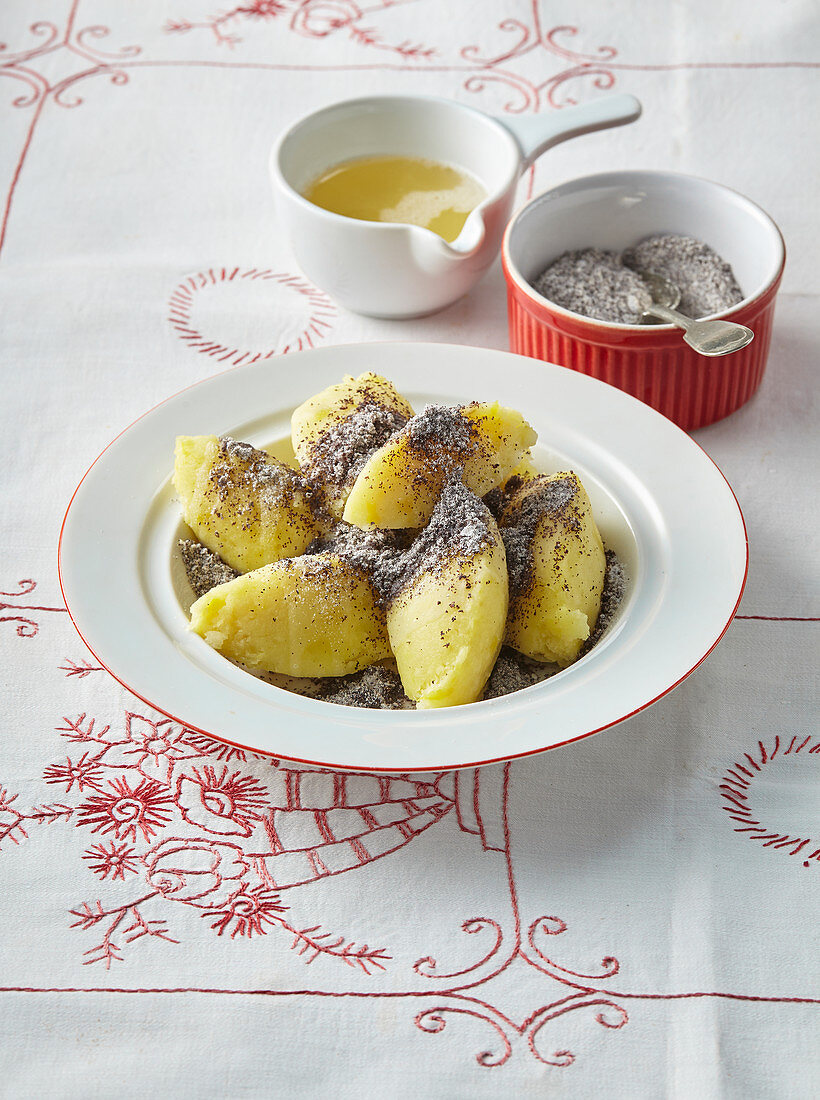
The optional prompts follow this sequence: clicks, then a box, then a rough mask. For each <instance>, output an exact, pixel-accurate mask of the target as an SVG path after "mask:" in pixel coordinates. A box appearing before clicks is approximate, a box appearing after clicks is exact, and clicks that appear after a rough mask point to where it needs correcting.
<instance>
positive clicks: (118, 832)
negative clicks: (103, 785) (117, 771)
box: [78, 779, 171, 840]
mask: <svg viewBox="0 0 820 1100" xmlns="http://www.w3.org/2000/svg"><path fill="white" fill-rule="evenodd" d="M170 802H171V797H170V795H169V794H168V793H167V792H166V790H165V789H164V788H163V787H162V785H161V784H159V783H156V782H154V781H153V780H152V779H143V780H142V782H141V783H139V784H137V786H135V787H134V788H132V787H131V786H130V785H129V783H128V780H127V779H115V780H113V781H112V782H110V783H109V784H108V789H107V790H102V789H101V790H100V793H99V794H95V795H92V796H91V798H89V799H88V801H87V802H84V803H83V804H82V805H81V806H80V807H79V811H78V824H79V825H89V826H90V827H91V829H92V831H93V832H95V833H114V835H115V836H116V838H117V840H123V839H126V840H135V839H136V836H137V831H139V832H140V833H141V834H142V838H143V840H150V839H151V837H152V836H154V834H155V833H156V831H157V829H160V828H162V826H163V825H166V824H167V823H168V821H169V820H170V818H171V814H170V811H169V809H168V806H169V804H170Z"/></svg>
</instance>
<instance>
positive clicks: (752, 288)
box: [503, 170, 785, 339]
mask: <svg viewBox="0 0 820 1100" xmlns="http://www.w3.org/2000/svg"><path fill="white" fill-rule="evenodd" d="M661 233H676V234H681V235H684V236H689V237H695V238H696V239H697V240H700V241H703V242H704V243H705V244H708V245H709V246H710V247H711V248H713V249H714V250H715V252H717V253H718V255H719V256H721V257H722V258H723V259H724V260H726V261H727V263H729V264H730V265H731V267H732V270H733V271H734V274H735V277H736V279H737V281H738V284H739V285H740V287H741V289H742V291H743V300H742V301H741V302H739V303H738V304H737V305H735V306H732V307H731V308H730V309H727V310H723V311H721V312H720V313H716V314H714V316H721V317H722V316H730V315H731V314H733V313H736V312H737V311H739V310H742V309H743V308H744V307H745V306H747V305H749V304H750V303H751V302H753V301H754V300H755V299H757V298H759V297H760V296H761V295H763V294H765V292H766V291H767V290H768V289H769V288H770V287H771V286H772V284H773V283H774V282H775V281H776V280H777V279H778V278H779V277H780V274H781V273H782V270H783V264H784V262H785V246H784V244H783V237H782V236H781V233H780V230H779V229H778V227H777V225H776V224H775V223H774V222H773V221H772V219H771V218H770V217H769V215H768V214H766V212H765V211H764V210H762V209H761V208H760V207H759V206H758V205H757V204H756V203H754V202H752V201H751V199H747V198H746V197H745V196H744V195H741V194H740V193H739V192H738V191H733V190H732V189H731V188H729V187H725V186H723V185H722V184H719V183H714V182H712V181H711V180H706V179H700V178H698V177H696V176H687V175H682V174H680V173H677V172H661V171H645V170H636V171H624V172H602V173H600V174H597V175H594V176H584V177H581V178H579V179H574V180H569V181H568V182H566V183H562V184H559V186H557V187H554V188H552V189H551V190H549V191H546V192H544V194H542V195H539V196H538V197H537V198H535V199H533V200H532V202H530V203H528V204H527V205H526V206H525V207H524V208H523V209H522V210H520V211H519V212H518V214H517V215H516V216H515V217H514V218H513V220H512V221H511V222H510V224H509V226H508V227H507V232H506V234H505V237H504V243H503V255H504V263H505V269H506V271H507V273H508V278H511V279H512V280H513V281H514V282H515V283H516V285H517V286H518V288H519V289H520V290H521V291H523V292H524V293H525V294H526V295H528V296H529V297H531V298H532V300H533V302H534V303H536V304H537V303H542V302H549V307H550V309H551V310H552V311H554V312H555V313H558V314H566V316H567V318H572V319H575V320H580V321H583V322H585V323H587V324H589V325H590V326H591V327H592V328H594V329H598V328H602V329H604V330H611V332H612V334H613V335H614V334H615V333H616V332H617V331H618V330H626V331H628V332H630V333H634V334H637V333H640V332H644V333H646V336H647V339H651V337H652V332H653V330H655V335H657V329H659V328H663V329H671V328H672V326H671V325H662V326H655V325H653V326H651V328H650V327H648V326H644V325H618V324H613V323H611V322H607V321H599V320H593V319H592V318H589V317H582V316H581V315H580V314H577V313H574V312H572V311H570V310H565V309H563V308H562V307H561V306H558V305H556V304H555V303H554V302H552V301H549V300H548V299H545V298H544V297H543V296H542V295H541V294H539V293H538V292H537V291H536V290H535V289H534V288H533V286H532V282H533V280H534V279H536V278H537V276H538V275H539V274H540V273H541V272H542V271H543V270H544V269H545V268H546V267H547V266H548V265H549V264H550V263H552V261H553V260H556V259H557V258H558V257H559V256H560V255H561V254H562V253H564V252H569V251H577V250H581V249H584V248H600V249H605V250H607V251H613V252H620V251H622V250H623V249H625V248H628V247H629V246H631V245H635V244H637V243H638V242H639V241H641V240H643V239H644V238H645V237H649V236H653V235H655V234H661Z"/></svg>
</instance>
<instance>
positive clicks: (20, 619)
mask: <svg viewBox="0 0 820 1100" xmlns="http://www.w3.org/2000/svg"><path fill="white" fill-rule="evenodd" d="M0 71H2V70H0ZM0 243H1V242H0ZM36 587H37V581H33V580H30V579H28V580H24V581H18V582H17V588H18V591H17V592H0V596H7V597H8V598H9V599H12V600H18V599H22V597H23V596H30V595H31V593H32V592H33V591H34V589H35V588H36ZM3 611H63V612H64V611H65V608H64V607H42V606H38V605H35V604H17V603H3V602H0V623H17V635H18V637H20V638H34V637H35V636H36V635H37V634H38V633H39V631H40V625H39V623H37V621H36V620H35V619H30V618H29V617H28V616H27V615H3V614H2V612H3Z"/></svg>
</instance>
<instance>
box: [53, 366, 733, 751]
mask: <svg viewBox="0 0 820 1100" xmlns="http://www.w3.org/2000/svg"><path fill="white" fill-rule="evenodd" d="M364 370H377V371H380V372H381V373H383V374H385V375H386V376H387V377H389V378H390V379H391V380H392V381H393V382H394V383H395V384H396V386H397V388H398V389H399V390H400V391H401V392H402V393H404V394H405V396H406V397H407V398H408V399H409V400H410V402H411V403H412V404H413V406H414V408H416V409H417V410H420V409H422V408H423V407H424V405H425V404H427V403H429V402H431V401H436V402H443V403H448V404H457V403H462V402H464V401H467V400H472V399H476V400H493V399H499V400H500V401H502V402H503V403H504V404H506V405H510V406H512V407H515V408H519V409H521V410H522V411H523V412H524V414H525V415H526V416H527V418H528V419H529V420H530V422H531V423H532V425H533V426H534V427H535V429H536V430H537V431H538V433H539V443H538V446H537V448H536V456H537V460H538V463H539V465H540V466H541V468H542V469H543V470H545V471H557V470H566V469H573V470H575V471H576V472H577V473H578V474H579V476H580V477H581V479H582V481H583V482H584V484H585V486H586V488H587V491H588V492H589V496H590V499H591V501H592V505H593V509H594V512H595V515H596V517H597V519H598V523H599V527H600V529H601V533H602V536H603V538H604V542H605V543H606V544H607V546H608V547H610V548H612V549H613V550H615V552H616V553H617V554H618V556H619V557H620V558H621V560H622V561H623V562H624V564H625V565H626V568H627V571H628V573H629V578H630V583H629V592H628V596H627V598H626V599H625V601H624V603H623V604H622V606H621V608H620V611H619V614H618V617H617V619H616V621H615V622H614V624H613V626H612V627H611V628H610V630H609V632H608V633H607V634H606V635H605V636H604V638H603V639H602V640H601V641H600V643H599V644H598V645H597V646H596V647H595V648H594V649H593V650H592V651H591V652H590V653H589V654H588V655H587V656H585V657H583V658H582V659H581V660H579V661H578V662H576V664H574V665H572V666H571V667H570V668H568V669H566V670H565V671H563V672H561V673H559V674H558V675H556V676H554V677H553V678H551V679H550V680H547V681H546V682H544V683H542V684H538V685H535V686H533V687H531V688H528V689H526V690H524V691H521V692H517V693H515V694H513V695H508V696H505V697H504V698H501V699H494V700H490V701H487V702H481V703H473V704H470V705H469V706H460V707H453V708H451V709H449V710H438V711H419V712H415V711H399V712H395V711H393V712H388V711H368V710H359V709H356V708H352V707H340V706H336V705H334V704H332V703H326V702H322V701H319V700H315V699H307V698H303V697H301V696H298V695H294V694H291V693H289V692H286V691H283V690H281V689H279V688H277V687H274V686H272V685H271V684H268V683H265V682H263V681H261V680H258V679H256V678H255V677H253V676H251V675H249V674H248V673H246V672H243V671H242V670H240V669H238V668H236V667H235V666H233V665H232V664H230V663H229V662H228V661H227V660H225V659H224V658H222V657H221V656H220V655H219V654H218V653H216V652H214V651H213V650H212V649H210V648H209V647H208V646H207V645H206V644H205V642H204V641H203V640H202V639H201V638H199V637H197V636H196V635H194V634H192V633H191V632H190V631H189V630H188V629H187V626H188V623H187V616H186V614H185V610H184V606H183V602H182V601H181V600H180V598H179V596H178V587H177V585H176V583H175V577H174V573H175V570H178V554H177V550H176V540H177V538H178V537H179V535H180V534H181V533H182V528H181V524H180V519H179V505H178V502H177V501H175V499H174V494H173V490H172V486H171V480H170V473H171V468H172V464H173V447H174V438H175V436H176V435H186V434H190V435H195V434H200V433H216V434H230V435H232V436H234V437H236V438H240V439H244V440H247V441H249V442H251V443H256V444H260V445H261V444H269V443H271V442H272V441H274V440H277V439H283V438H286V437H287V436H288V434H289V430H290V415H291V412H292V411H293V409H294V408H295V407H296V406H297V405H298V404H300V403H301V402H302V401H303V400H304V399H305V398H306V397H307V396H309V395H310V394H312V393H315V392H317V391H318V390H320V389H322V388H324V387H325V386H327V385H329V384H331V383H333V382H337V381H339V380H340V379H341V377H342V376H343V375H344V374H353V375H356V374H359V373H361V372H362V371H364ZM704 561H708V563H709V567H708V570H704V568H703V563H704ZM746 564H747V547H746V535H745V528H744V524H743V518H742V516H741V513H740V509H739V507H738V505H737V502H736V500H735V498H734V495H733V493H732V491H731V489H730V488H729V486H728V484H727V482H726V480H725V479H724V477H723V475H722V474H721V473H720V471H719V470H718V469H717V467H716V466H715V465H714V463H713V462H712V461H711V460H710V459H709V458H708V456H707V455H706V454H705V453H704V452H703V451H702V450H701V449H700V448H699V447H698V446H697V445H696V444H695V443H693V442H692V440H691V439H689V438H688V436H686V435H685V434H684V433H683V432H681V431H680V430H679V429H677V428H676V427H675V426H674V425H673V424H671V423H670V422H669V421H668V420H666V419H664V418H663V417H661V416H659V415H658V414H657V413H655V412H653V411H652V410H651V409H649V408H647V407H646V406H645V405H642V404H641V403H640V402H638V401H635V400H634V399H633V398H631V397H628V396H626V395H625V394H623V393H620V392H619V391H618V390H615V389H613V388H612V387H610V386H606V385H604V384H603V383H600V382H597V381H595V380H592V379H589V378H585V377H584V376H582V375H579V374H574V373H572V372H570V371H565V370H562V369H561V368H560V367H555V366H552V365H545V364H543V363H536V362H534V361H533V360H529V359H524V358H521V357H519V356H514V355H510V354H508V353H505V352H498V351H489V350H484V349H478V348H466V347H458V346H454V345H437V344H370V345H342V346H339V347H333V348H325V349H320V350H316V351H309V352H302V353H299V354H298V355H289V356H288V357H287V358H282V359H279V360H275V361H266V362H259V363H256V364H253V365H251V366H247V367H240V368H237V369H235V370H232V371H229V372H227V373H225V374H221V375H218V376H217V377H215V378H211V379H208V380H207V381H205V382H201V383H199V384H198V385H196V386H193V387H191V388H190V389H188V390H185V391H183V392H182V393H180V394H177V395H176V396H175V397H172V398H170V399H169V400H168V401H166V402H165V403H164V404H162V405H159V406H158V407H157V408H155V409H153V410H152V411H151V412H149V413H147V414H146V415H145V416H144V417H142V419H140V420H138V421H136V423H134V424H133V425H131V427H130V428H128V429H127V430H126V431H125V432H123V433H122V434H121V435H120V436H119V437H118V438H117V439H116V440H115V441H114V442H113V443H112V444H111V445H110V446H109V447H108V448H107V450H106V451H104V452H103V454H102V455H101V456H100V457H99V458H98V459H97V461H96V462H95V463H94V465H93V466H92V467H91V469H90V470H89V471H88V473H87V474H86V475H85V477H84V478H83V480H82V482H81V483H80V485H79V486H78V488H77V490H76V492H75V494H74V497H73V498H72V500H71V503H70V504H69V507H68V510H67V512H66V517H65V520H64V524H63V530H62V533H61V539H60V552H59V566H60V583H61V585H62V589H63V594H64V596H65V600H66V605H67V607H68V609H69V612H70V614H71V617H72V619H73V621H74V623H75V625H76V627H77V629H78V630H79V632H80V633H81V635H82V637H83V638H84V640H85V642H86V644H87V645H88V646H89V648H90V649H91V650H92V652H93V653H94V655H95V656H96V657H97V659H98V660H99V662H100V663H101V664H103V665H104V666H105V667H106V668H107V669H108V670H109V671H110V672H111V673H112V674H113V675H114V676H115V677H116V678H117V679H118V680H120V681H121V682H122V683H123V684H124V685H125V686H126V687H127V688H129V690H130V691H132V692H133V693H134V694H136V695H137V696H139V697H140V698H141V699H143V700H145V701H146V702H148V703H150V704H151V705H152V706H154V707H156V709H157V710H160V711H162V712H163V713H164V714H167V715H168V716H169V717H172V718H174V719H175V720H176V721H179V722H180V723H182V724H184V725H186V726H188V727H189V728H192V729H197V730H199V731H201V732H203V733H206V734H209V735H210V736H213V737H215V738H217V739H219V740H223V741H226V742H229V743H231V744H235V745H239V746H241V747H243V748H250V749H252V750H254V751H258V752H263V753H269V754H271V755H273V756H275V757H279V758H285V759H289V760H295V761H300V762H303V763H309V764H320V765H325V766H330V767H338V768H347V769H355V770H365V771H378V772H417V771H428V770H429V771H440V770H445V769H449V768H460V767H474V766H476V765H478V764H484V763H490V762H492V761H497V760H507V759H511V758H513V757H517V756H524V755H527V754H530V753H535V752H540V751H542V750H544V749H547V748H552V747H554V746H556V745H561V744H565V743H566V742H568V741H573V740H575V739H577V738H579V737H585V736H587V735H588V734H591V733H595V732H597V731H598V730H601V729H604V728H605V727H606V726H610V725H612V724H614V723H615V722H619V721H621V720H622V719H623V718H626V717H628V716H630V715H631V714H634V713H635V712H636V711H639V710H641V709H642V708H644V707H646V706H648V705H649V704H650V703H652V702H653V701H655V700H656V699H658V698H659V697H660V696H661V695H663V694H665V693H666V692H667V691H669V690H670V689H671V688H673V687H674V686H675V685H676V684H677V683H679V682H680V681H681V680H682V679H683V678H684V677H685V676H687V675H688V674H689V673H690V672H691V671H692V670H693V669H694V668H695V667H696V666H697V665H698V664H699V663H700V662H701V661H702V660H703V658H704V657H705V656H706V655H707V653H709V651H710V650H711V649H712V648H713V646H714V645H715V644H716V643H717V641H718V640H719V639H720V637H721V636H722V634H723V633H724V631H725V630H726V627H727V626H728V624H729V622H730V621H731V619H732V617H733V615H734V612H735V609H736V607H737V604H738V602H739V600H740V596H741V592H742V589H743V585H744V581H745V576H746Z"/></svg>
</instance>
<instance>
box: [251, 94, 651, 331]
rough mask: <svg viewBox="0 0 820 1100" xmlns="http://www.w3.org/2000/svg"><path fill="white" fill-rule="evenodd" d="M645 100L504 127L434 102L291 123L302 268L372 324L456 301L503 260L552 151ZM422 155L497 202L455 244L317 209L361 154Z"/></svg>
mask: <svg viewBox="0 0 820 1100" xmlns="http://www.w3.org/2000/svg"><path fill="white" fill-rule="evenodd" d="M640 113H641V105H640V103H639V102H638V100H637V99H635V98H634V96H631V95H617V96H607V97H605V98H601V99H597V100H594V101H592V102H591V103H587V104H584V105H583V106H580V107H573V108H568V109H565V110H562V111H560V112H554V113H550V114H546V115H530V116H527V117H525V118H510V119H506V118H505V119H503V120H502V119H499V118H493V117H491V116H489V115H486V114H484V113H483V112H481V111H477V110H475V109H474V108H472V107H465V106H464V105H463V104H460V103H455V102H453V101H451V100H446V99H439V98H436V97H432V96H372V97H367V98H364V99H353V100H348V101H346V102H343V103H336V104H334V105H332V106H330V107H325V108H324V109H322V110H320V111H317V112H316V113H314V114H311V115H308V116H307V117H306V118H303V119H301V120H300V121H299V122H297V123H296V124H295V125H294V126H292V127H291V128H290V129H289V130H288V131H287V132H286V133H285V134H283V136H282V137H281V138H280V139H279V141H278V142H277V143H276V145H275V146H274V148H273V150H272V152H271V157H270V171H271V177H272V180H273V184H274V191H275V194H276V196H277V200H278V207H279V214H280V219H281V221H282V223H283V225H285V226H286V227H287V229H288V232H289V234H290V239H291V242H292V245H293V250H294V252H295V254H296V259H297V260H298V262H299V264H300V266H301V267H302V270H303V271H304V272H305V274H306V275H307V276H308V278H309V279H311V280H313V282H315V283H316V284H317V285H318V286H320V287H322V289H323V290H325V291H327V293H328V294H330V295H331V297H333V298H334V299H335V300H336V301H337V302H339V304H340V305H343V306H346V307H347V308H348V309H351V310H353V311H354V312H356V313H364V314H368V315H370V316H373V317H390V318H402V317H417V316H421V315H422V314H425V313H432V312H434V311H435V310H438V309H442V308H444V306H448V305H450V304H451V303H452V302H454V301H456V300H457V299H458V298H460V297H461V296H462V295H463V294H466V293H467V291H468V290H470V288H471V287H472V286H473V285H474V284H475V283H476V282H477V281H478V279H480V278H481V276H482V275H483V274H484V272H485V271H486V270H487V268H488V267H489V266H490V264H491V263H492V261H493V259H494V258H495V256H496V255H497V254H498V251H499V248H500V245H501V237H502V235H503V232H504V227H505V225H506V224H507V221H508V220H509V218H510V214H511V211H512V204H513V200H514V197H515V186H516V183H517V182H518V180H519V178H520V176H521V174H522V173H523V172H524V171H525V170H526V169H527V168H528V167H529V166H530V165H531V164H532V163H533V161H535V160H536V158H538V157H540V156H541V154H542V153H544V152H546V150H547V149H550V148H551V147H552V146H553V145H557V144H558V143H559V142H561V141H566V139H567V138H571V137H576V136H577V135H579V134H586V133H590V132H591V131H593V130H603V129H606V128H608V127H610V126H620V125H622V124H624V123H627V122H632V121H634V120H635V119H637V118H638V117H639V116H640ZM368 156H412V157H422V158H425V159H428V160H433V161H438V162H439V163H444V164H449V165H453V166H455V167H458V168H461V169H463V170H466V171H467V172H469V173H470V174H471V175H473V176H474V177H475V178H476V179H477V180H478V181H479V182H480V183H481V184H482V186H483V188H484V190H485V192H486V198H485V199H484V200H483V201H482V202H481V203H480V204H479V205H478V206H477V207H476V208H475V209H474V210H473V211H472V212H471V213H470V215H469V216H468V218H467V220H466V222H465V224H464V228H463V229H462V231H461V233H460V234H459V235H458V237H457V238H456V239H455V240H454V241H453V242H452V243H448V242H447V241H445V240H444V239H443V238H442V237H440V236H438V234H436V233H433V232H431V231H430V230H429V229H423V228H421V227H419V226H415V225H405V224H399V223H392V222H371V221H361V220H358V219H355V218H348V217H345V216H343V215H341V214H334V213H332V212H330V211H328V210H324V209H322V208H321V207H319V206H316V205H314V204H313V203H311V202H308V201H307V199H305V198H304V197H303V194H302V192H303V191H304V190H305V189H306V188H307V187H308V186H309V185H310V184H311V183H312V182H313V181H314V180H315V179H316V178H317V177H318V176H320V175H321V174H322V173H323V172H325V171H327V170H328V169H329V168H332V167H333V166H334V165H336V164H340V163H342V162H344V161H348V160H352V159H354V158H357V157H368Z"/></svg>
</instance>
